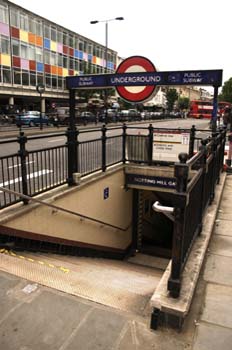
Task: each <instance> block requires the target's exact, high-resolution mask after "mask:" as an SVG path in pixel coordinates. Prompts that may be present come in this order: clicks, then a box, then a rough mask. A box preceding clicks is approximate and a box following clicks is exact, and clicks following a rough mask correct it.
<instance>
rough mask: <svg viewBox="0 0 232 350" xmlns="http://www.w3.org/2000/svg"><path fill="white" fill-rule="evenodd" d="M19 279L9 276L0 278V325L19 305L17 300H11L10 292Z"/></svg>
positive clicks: (4, 275)
mask: <svg viewBox="0 0 232 350" xmlns="http://www.w3.org/2000/svg"><path fill="white" fill-rule="evenodd" d="M19 282H20V279H19V278H17V279H12V278H11V276H10V275H7V274H3V275H1V278H0V301H1V304H0V307H1V313H0V324H1V323H2V322H3V320H4V319H5V317H6V316H7V315H8V314H9V312H11V310H14V308H15V307H16V306H17V305H18V304H19V300H17V299H14V298H11V296H10V291H11V290H12V289H14V287H15V286H17V285H18V283H19Z"/></svg>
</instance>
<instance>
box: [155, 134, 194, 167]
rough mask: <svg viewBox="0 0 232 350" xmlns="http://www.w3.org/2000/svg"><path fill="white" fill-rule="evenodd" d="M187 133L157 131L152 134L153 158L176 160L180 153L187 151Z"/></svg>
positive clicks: (188, 136) (188, 137)
mask: <svg viewBox="0 0 232 350" xmlns="http://www.w3.org/2000/svg"><path fill="white" fill-rule="evenodd" d="M189 140H190V135H189V133H186V132H182V131H176V132H173V131H172V132H168V131H159V132H154V134H153V152H152V159H153V160H162V161H171V162H178V161H179V159H178V155H179V154H180V153H188V152H189Z"/></svg>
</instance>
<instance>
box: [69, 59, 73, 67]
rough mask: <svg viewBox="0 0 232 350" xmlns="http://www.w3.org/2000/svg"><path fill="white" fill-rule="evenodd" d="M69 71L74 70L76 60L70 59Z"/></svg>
mask: <svg viewBox="0 0 232 350" xmlns="http://www.w3.org/2000/svg"><path fill="white" fill-rule="evenodd" d="M69 69H74V59H73V58H70V59H69Z"/></svg>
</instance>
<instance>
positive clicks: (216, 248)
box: [209, 235, 232, 257]
mask: <svg viewBox="0 0 232 350" xmlns="http://www.w3.org/2000/svg"><path fill="white" fill-rule="evenodd" d="M209 251H210V252H211V253H214V254H218V255H224V256H230V257H232V237H229V236H223V235H215V236H214V237H213V239H212V241H211V242H210V245H209Z"/></svg>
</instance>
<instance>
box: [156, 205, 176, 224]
mask: <svg viewBox="0 0 232 350" xmlns="http://www.w3.org/2000/svg"><path fill="white" fill-rule="evenodd" d="M152 209H153V210H154V211H157V212H158V213H163V214H164V215H165V216H167V217H168V218H169V219H170V220H171V221H174V216H173V213H174V208H173V207H167V206H164V205H162V204H160V203H159V202H158V201H156V202H155V203H153V205H152Z"/></svg>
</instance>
